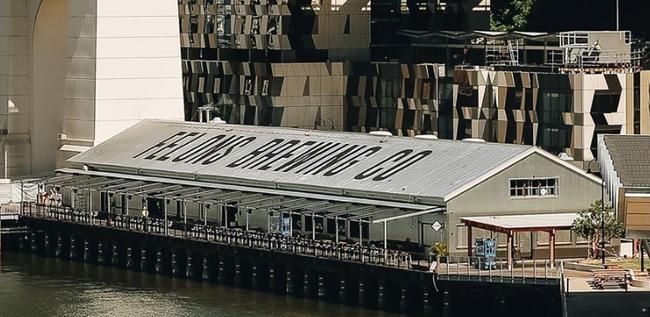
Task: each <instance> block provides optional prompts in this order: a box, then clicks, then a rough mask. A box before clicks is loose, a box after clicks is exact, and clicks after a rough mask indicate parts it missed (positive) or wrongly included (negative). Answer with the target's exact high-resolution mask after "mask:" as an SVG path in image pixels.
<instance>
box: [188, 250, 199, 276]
mask: <svg viewBox="0 0 650 317" xmlns="http://www.w3.org/2000/svg"><path fill="white" fill-rule="evenodd" d="M196 261H197V259H195V258H194V256H192V253H190V252H188V253H187V263H186V265H185V276H187V278H189V279H191V280H193V279H195V278H196V276H194V271H195V266H196V264H197V263H196Z"/></svg>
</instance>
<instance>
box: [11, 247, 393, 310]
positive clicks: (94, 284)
mask: <svg viewBox="0 0 650 317" xmlns="http://www.w3.org/2000/svg"><path fill="white" fill-rule="evenodd" d="M136 315H137V316H238V317H239V316H277V317H280V316H282V317H291V316H346V317H354V316H358V317H365V316H384V317H396V316H398V315H395V314H390V313H385V312H379V311H374V310H366V309H361V308H356V307H349V306H342V305H336V304H326V303H321V302H318V301H314V300H307V299H301V298H292V297H286V296H279V295H273V294H269V293H262V292H254V291H250V290H241V289H236V288H230V287H226V286H221V285H215V284H211V283H202V282H194V281H188V280H185V279H174V278H169V277H164V276H157V275H152V274H146V273H138V272H130V271H125V270H118V269H113V268H110V267H103V266H96V265H92V264H84V263H75V262H68V261H65V260H59V259H54V258H44V257H39V256H32V255H25V254H18V253H3V254H2V267H1V268H0V316H3V317H4V316H136Z"/></svg>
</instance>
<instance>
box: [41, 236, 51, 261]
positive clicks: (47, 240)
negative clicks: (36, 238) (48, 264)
mask: <svg viewBox="0 0 650 317" xmlns="http://www.w3.org/2000/svg"><path fill="white" fill-rule="evenodd" d="M51 239H52V235H51V234H50V233H49V232H45V234H44V238H43V253H44V254H45V255H46V256H52V241H51Z"/></svg>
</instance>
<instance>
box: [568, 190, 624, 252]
mask: <svg viewBox="0 0 650 317" xmlns="http://www.w3.org/2000/svg"><path fill="white" fill-rule="evenodd" d="M601 205H602V201H601V200H597V201H595V202H594V203H593V204H591V206H590V207H589V209H585V210H582V211H580V212H579V213H578V218H577V219H576V220H574V221H573V228H572V230H573V232H575V233H576V234H577V235H578V236H580V237H583V238H585V239H587V240H589V242H590V246H591V248H590V249H589V250H590V252H589V254H588V256H589V257H591V258H595V257H596V256H597V255H598V244H599V243H600V241H601V237H602V236H603V234H604V237H605V241H610V240H612V239H614V238H621V237H623V234H624V233H625V229H624V228H623V225H622V224H621V223H620V222H618V220H616V216H615V215H614V210H613V209H612V207H610V206H607V205H605V231H604V233H603V232H602V230H601V221H602V216H603V211H602V210H601V208H602V207H601Z"/></svg>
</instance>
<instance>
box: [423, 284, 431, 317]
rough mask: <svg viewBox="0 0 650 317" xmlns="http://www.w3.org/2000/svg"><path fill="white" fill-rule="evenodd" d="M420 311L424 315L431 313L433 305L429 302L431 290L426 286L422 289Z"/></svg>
mask: <svg viewBox="0 0 650 317" xmlns="http://www.w3.org/2000/svg"><path fill="white" fill-rule="evenodd" d="M422 313H423V315H424V316H431V315H433V305H432V304H431V290H430V289H428V288H426V287H425V288H423V289H422Z"/></svg>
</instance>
